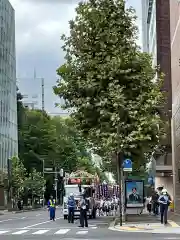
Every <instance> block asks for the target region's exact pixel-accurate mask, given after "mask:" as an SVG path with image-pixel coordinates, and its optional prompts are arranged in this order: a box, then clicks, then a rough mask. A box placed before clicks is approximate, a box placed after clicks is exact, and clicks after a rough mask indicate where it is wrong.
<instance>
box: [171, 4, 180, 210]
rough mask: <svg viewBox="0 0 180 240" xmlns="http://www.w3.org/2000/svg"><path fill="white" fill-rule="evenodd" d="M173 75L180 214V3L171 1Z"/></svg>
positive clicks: (176, 192)
mask: <svg viewBox="0 0 180 240" xmlns="http://www.w3.org/2000/svg"><path fill="white" fill-rule="evenodd" d="M170 23H171V73H172V121H171V123H172V153H173V180H174V184H173V187H174V189H173V190H174V195H175V196H176V197H175V199H174V203H175V212H176V213H180V47H179V43H180V1H178V0H173V1H170Z"/></svg>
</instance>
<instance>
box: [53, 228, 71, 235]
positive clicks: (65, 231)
mask: <svg viewBox="0 0 180 240" xmlns="http://www.w3.org/2000/svg"><path fill="white" fill-rule="evenodd" d="M69 231H70V229H60V230H59V231H57V232H55V233H54V234H66V233H68V232H69Z"/></svg>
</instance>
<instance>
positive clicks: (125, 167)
mask: <svg viewBox="0 0 180 240" xmlns="http://www.w3.org/2000/svg"><path fill="white" fill-rule="evenodd" d="M123 171H124V172H132V161H131V160H130V159H125V160H124V162H123Z"/></svg>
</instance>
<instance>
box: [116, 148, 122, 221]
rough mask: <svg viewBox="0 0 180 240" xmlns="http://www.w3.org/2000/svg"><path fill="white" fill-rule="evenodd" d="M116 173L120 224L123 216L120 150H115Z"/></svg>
mask: <svg viewBox="0 0 180 240" xmlns="http://www.w3.org/2000/svg"><path fill="white" fill-rule="evenodd" d="M117 173H118V184H119V223H120V226H122V223H123V216H122V207H123V202H122V201H123V200H122V156H121V153H120V152H117Z"/></svg>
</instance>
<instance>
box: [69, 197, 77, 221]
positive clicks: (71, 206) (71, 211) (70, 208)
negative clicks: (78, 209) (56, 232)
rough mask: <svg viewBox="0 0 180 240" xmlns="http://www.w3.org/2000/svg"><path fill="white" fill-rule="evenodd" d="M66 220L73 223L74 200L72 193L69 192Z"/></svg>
mask: <svg viewBox="0 0 180 240" xmlns="http://www.w3.org/2000/svg"><path fill="white" fill-rule="evenodd" d="M67 205H68V222H69V223H70V222H71V223H74V209H75V206H76V202H75V200H74V195H73V194H72V193H71V194H70V197H69V198H68V203H67Z"/></svg>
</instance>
